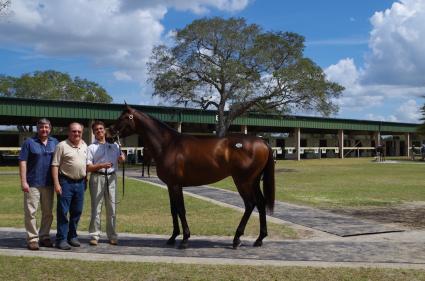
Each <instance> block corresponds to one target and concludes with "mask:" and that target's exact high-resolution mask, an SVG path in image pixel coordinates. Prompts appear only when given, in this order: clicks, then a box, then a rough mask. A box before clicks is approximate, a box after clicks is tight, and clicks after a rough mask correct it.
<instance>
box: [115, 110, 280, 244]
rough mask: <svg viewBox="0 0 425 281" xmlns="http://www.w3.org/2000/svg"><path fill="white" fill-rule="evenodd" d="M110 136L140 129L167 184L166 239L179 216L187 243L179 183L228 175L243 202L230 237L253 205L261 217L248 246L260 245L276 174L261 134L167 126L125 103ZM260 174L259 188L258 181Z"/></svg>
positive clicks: (238, 233) (236, 241)
mask: <svg viewBox="0 0 425 281" xmlns="http://www.w3.org/2000/svg"><path fill="white" fill-rule="evenodd" d="M110 133H111V134H112V136H115V137H121V138H123V137H126V136H129V135H132V134H135V133H137V134H139V135H140V136H141V138H142V140H143V143H144V144H145V146H146V147H148V149H149V151H150V152H151V154H152V157H153V159H154V160H155V163H156V171H157V175H158V178H159V179H161V180H162V181H163V182H164V183H165V184H166V185H167V187H168V194H169V199H170V208H171V216H172V220H173V233H172V235H171V237H170V238H169V239H168V241H167V244H168V245H174V244H175V242H176V237H177V236H178V235H180V228H179V222H178V218H180V222H181V225H182V229H183V239H182V241H181V243H180V245H179V248H181V249H185V248H187V246H188V239H189V237H190V231H189V226H188V223H187V221H186V209H185V205H184V198H183V191H182V188H183V187H185V186H199V185H206V184H211V183H214V182H217V181H220V180H222V179H224V178H226V177H228V176H231V177H232V178H233V181H234V183H235V185H236V187H237V190H238V192H239V194H240V196H241V197H242V199H243V202H244V205H245V212H244V214H243V216H242V219H241V221H240V223H239V226H238V228H237V229H236V233H235V236H234V239H233V248H234V249H236V248H238V247H239V246H240V245H241V241H240V237H241V236H242V235H243V234H244V231H245V226H246V224H247V222H248V219H249V217H250V216H251V213H252V211H253V209H254V208H255V207H257V209H258V213H259V218H260V234H259V236H258V238H257V239H256V241H255V242H254V245H253V246H256V247H259V246H261V245H262V244H263V242H262V241H263V239H264V237H266V236H267V222H266V209H267V211H269V212H273V207H274V200H275V177H274V161H273V151H272V149H271V147H270V146H269V145H268V144H267V143H266V142H265V141H264V140H262V139H261V138H258V137H255V136H247V135H239V136H237V135H235V136H228V137H223V138H218V137H209V138H196V137H194V136H190V135H185V134H181V133H179V132H177V131H176V130H175V129H172V128H171V127H169V126H168V125H166V124H165V123H163V122H162V121H160V120H158V119H156V118H154V117H151V116H149V115H147V114H145V113H143V112H140V111H137V110H135V109H133V108H131V107H129V106H128V105H126V108H125V110H124V111H123V112H122V113H121V115H120V117H119V118H118V119H117V120H116V121H115V123H114V124H113V125H112V126H111V127H110ZM261 178H262V180H263V192H261V189H260V181H261Z"/></svg>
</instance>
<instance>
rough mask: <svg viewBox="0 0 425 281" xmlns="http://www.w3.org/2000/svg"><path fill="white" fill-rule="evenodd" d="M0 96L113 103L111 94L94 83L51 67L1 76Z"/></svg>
mask: <svg viewBox="0 0 425 281" xmlns="http://www.w3.org/2000/svg"><path fill="white" fill-rule="evenodd" d="M0 96H6V97H18V98H32V99H47V100H68V101H86V102H102V103H110V102H112V97H111V96H109V95H108V93H107V92H106V90H105V89H104V88H102V87H101V86H99V85H98V84H97V83H95V82H91V81H88V80H86V79H82V78H80V77H75V78H71V77H70V76H69V75H68V74H66V73H62V72H58V71H53V70H48V71H35V72H34V73H31V74H30V73H27V74H23V75H22V76H21V77H19V78H16V77H11V76H4V75H3V76H0Z"/></svg>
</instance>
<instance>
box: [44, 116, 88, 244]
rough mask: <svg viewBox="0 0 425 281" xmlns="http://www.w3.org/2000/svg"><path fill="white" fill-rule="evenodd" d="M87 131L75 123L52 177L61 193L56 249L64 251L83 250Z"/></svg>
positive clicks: (57, 154)
mask: <svg viewBox="0 0 425 281" xmlns="http://www.w3.org/2000/svg"><path fill="white" fill-rule="evenodd" d="M83 128H84V127H83V125H81V124H79V123H75V122H74V123H71V124H70V125H69V127H68V139H66V140H64V141H62V142H60V143H59V144H58V145H57V146H56V149H55V153H54V155H53V161H52V177H53V185H54V188H55V192H56V193H57V208H56V217H57V218H56V219H57V229H58V230H57V234H56V247H57V248H59V249H62V250H70V249H71V246H73V247H79V246H80V242H79V241H78V235H77V226H78V222H79V220H80V216H81V213H82V211H83V204H84V190H85V185H86V161H87V145H86V143H85V142H84V141H83V140H82V134H83ZM68 212H69V219H68Z"/></svg>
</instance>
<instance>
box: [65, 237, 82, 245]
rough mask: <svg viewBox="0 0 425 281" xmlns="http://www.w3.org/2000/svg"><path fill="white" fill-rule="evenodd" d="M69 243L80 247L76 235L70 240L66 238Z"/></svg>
mask: <svg viewBox="0 0 425 281" xmlns="http://www.w3.org/2000/svg"><path fill="white" fill-rule="evenodd" d="M68 243H69V245H71V246H72V247H80V246H81V244H80V241H78V238H77V237H74V238H72V239H71V240H68Z"/></svg>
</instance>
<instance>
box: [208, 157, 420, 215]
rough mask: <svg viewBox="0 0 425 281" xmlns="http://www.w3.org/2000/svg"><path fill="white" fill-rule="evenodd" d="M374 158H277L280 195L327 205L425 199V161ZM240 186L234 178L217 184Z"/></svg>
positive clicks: (308, 202) (277, 197)
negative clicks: (376, 159) (378, 161)
mask: <svg viewBox="0 0 425 281" xmlns="http://www.w3.org/2000/svg"><path fill="white" fill-rule="evenodd" d="M421 163H422V162H412V161H400V163H398V164H389V163H385V164H384V163H376V162H374V161H372V158H346V159H317V160H305V161H277V163H276V169H275V170H276V199H277V200H280V201H286V202H292V203H297V204H304V205H311V206H317V207H324V208H343V207H362V206H365V207H369V206H388V205H394V204H399V203H403V202H413V201H425V180H424V179H425V164H421ZM214 186H216V187H220V188H224V189H229V190H236V189H235V185H234V183H233V181H232V179H231V178H227V179H224V180H223V181H221V182H218V183H216V184H214Z"/></svg>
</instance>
